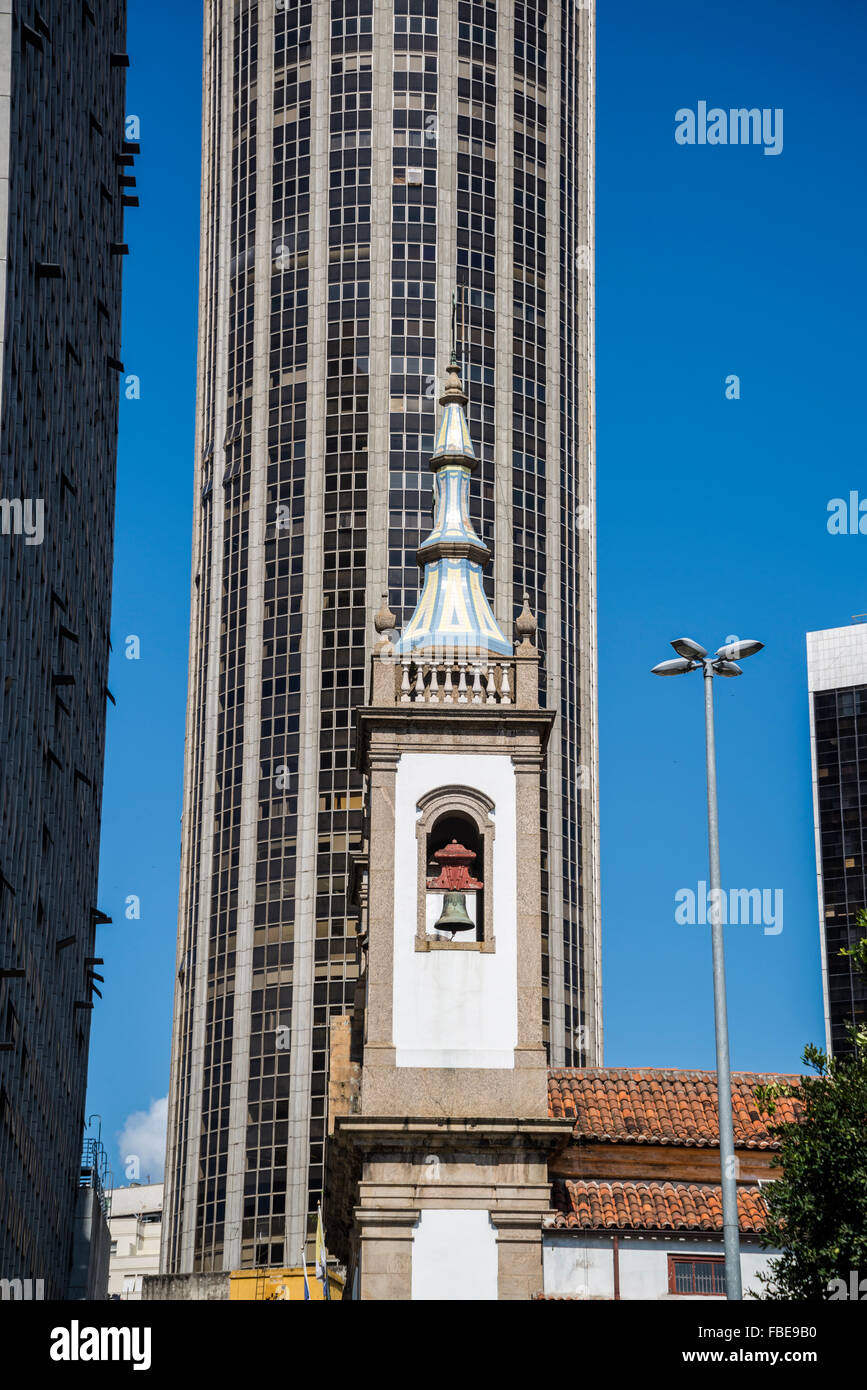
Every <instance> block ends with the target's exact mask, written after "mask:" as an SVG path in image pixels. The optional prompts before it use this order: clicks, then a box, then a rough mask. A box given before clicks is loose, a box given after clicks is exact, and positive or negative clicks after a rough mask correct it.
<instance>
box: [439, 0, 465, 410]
mask: <svg viewBox="0 0 867 1390" xmlns="http://www.w3.org/2000/svg"><path fill="white" fill-rule="evenodd" d="M438 32H439V40H438V44H439V56H438V58H437V371H441V370H442V367H443V364H444V363H445V362H446V361H448V354H449V353H450V352H451V348H452V296H453V294H454V292H455V289H456V280H455V275H456V272H457V246H458V233H457V226H458V224H457V198H458V0H440V6H439V24H438ZM464 385H466V382H465V383H464ZM437 395H439V392H437Z"/></svg>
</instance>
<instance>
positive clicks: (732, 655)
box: [653, 637, 764, 1299]
mask: <svg viewBox="0 0 867 1390" xmlns="http://www.w3.org/2000/svg"><path fill="white" fill-rule="evenodd" d="M671 645H672V646H673V647H674V650H675V651H676V652H677V653H678V655H677V657H676V658H675V659H674V660H673V661H662V662H660V664H659V665H658V666H654V667H653V675H655V676H681V675H685V674H686V673H687V672H688V671H697V670H698V669H699V667H701V668H702V670H703V672H704V729H705V753H706V761H707V840H708V858H709V861H710V922H711V942H712V945H713V1008H714V1024H715V1031H716V1078H717V1104H718V1108H719V1161H720V1181H721V1187H722V1213H723V1242H724V1246H725V1260H726V1265H725V1268H726V1298H729V1299H740V1298H742V1297H743V1292H742V1288H741V1251H740V1229H739V1224H738V1189H737V1181H736V1178H735V1147H734V1132H733V1127H732V1078H731V1069H730V1066H729V1030H728V1013H727V1009H726V967H725V946H724V942H723V929H722V912H721V902H722V893H721V886H720V867H719V809H718V806H717V794H716V742H715V738H714V724H713V678H714V676H715V675H716V676H739V675H740V674H741V668H740V666H739V665H738V664H737V663H738V662H739V661H742V660H743V659H744V658H745V657H748V656H754V655H755V653H756V652H759V651H761V650H762V647H763V646H764V643H763V642H748V641H744V642H730V643H729V644H728V645H727V646H725V647H720V649H719V651H717V652H716V653H715V654H714V655H713V656H708V654H707V652H706V651H705V649H704V647H702V646H700V645H699V644H698V642H694V641H693V640H692V638H691V637H678V638H677V639H676V640H675V641H674V642H672V644H671Z"/></svg>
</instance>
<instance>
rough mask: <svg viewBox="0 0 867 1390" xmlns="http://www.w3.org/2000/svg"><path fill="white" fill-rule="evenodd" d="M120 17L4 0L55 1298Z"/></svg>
mask: <svg viewBox="0 0 867 1390" xmlns="http://www.w3.org/2000/svg"><path fill="white" fill-rule="evenodd" d="M125 31H126V6H125V4H124V3H123V0H93V4H92V5H91V4H88V3H83V4H75V5H68V4H61V3H59V0H40V2H39V4H38V6H37V5H35V4H33V3H31V2H30V0H20V3H17V2H16V3H14V4H12V3H10V0H4V2H3V3H2V4H0V68H2V87H0V91H2V94H3V95H2V97H0V102H2V105H3V108H4V110H3V120H2V122H0V128H2V131H3V137H2V140H0V205H2V212H3V216H2V227H3V229H4V238H5V239H4V240H3V241H2V254H3V257H4V264H3V268H2V275H0V286H2V291H3V295H4V312H3V317H2V324H3V342H2V376H0V383H2V385H0V389H2V402H0V410H2V418H0V479H2V481H0V741H2V757H0V766H2V774H0V775H2V787H0V1277H3V1278H10V1279H15V1278H23V1279H26V1278H28V1277H32V1278H37V1279H42V1280H44V1281H45V1283H44V1290H45V1297H46V1298H60V1297H63V1296H64V1295H65V1293H66V1291H67V1286H68V1277H69V1270H70V1260H71V1256H72V1242H73V1223H74V1217H75V1212H76V1201H77V1196H78V1186H79V1179H80V1159H81V1144H82V1129H83V1125H84V1100H85V1087H86V1079H87V1051H88V1039H89V1033H90V1010H91V1008H92V997H91V994H92V976H93V972H94V957H95V945H94V940H95V929H96V924H97V921H98V916H99V914H98V911H97V904H96V892H97V870H98V854H99V819H100V798H101V789H102V767H103V746H104V731H105V708H106V698H107V692H106V678H107V670H108V653H109V616H110V597H111V556H112V535H113V523H114V493H115V462H116V444H117V407H118V371H119V369H120V363H119V362H118V361H117V358H118V354H119V351H120V307H121V265H122V257H123V253H124V250H125V247H124V245H123V210H124V204H125V202H127V201H129V200H130V199H131V198H132V194H131V193H129V192H128V191H127V190H128V187H129V185H130V184H131V183H132V182H133V180H132V178H131V170H130V168H129V165H131V164H132V154H133V150H132V148H131V147H125V146H124V143H123V142H124V90H125V67H126V65H127V59H126V55H125ZM124 179H126V184H124V183H123V180H124Z"/></svg>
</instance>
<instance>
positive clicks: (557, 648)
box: [545, 5, 573, 1067]
mask: <svg viewBox="0 0 867 1390" xmlns="http://www.w3.org/2000/svg"><path fill="white" fill-rule="evenodd" d="M561 10H562V6H561V5H551V6H550V7H549V9H548V178H547V195H548V196H547V209H546V212H547V235H548V242H547V244H548V256H547V263H546V268H545V292H546V296H547V313H546V319H545V323H546V334H545V361H546V364H547V372H546V383H545V397H546V423H545V438H546V448H545V478H546V497H545V515H546V518H547V522H546V527H545V532H546V535H545V545H546V550H547V557H548V567H547V570H548V572H547V593H546V605H547V618H546V625H545V626H546V652H545V674H546V676H547V687H546V699H545V703H546V705H547V707H548V709H556V710H559V708H560V702H561V700H562V697H563V682H562V679H561V671H560V663H561V661H562V658H563V639H562V635H561V633H562V604H561V599H560V582H561V581H560V576H561V570H562V547H563V545H564V544H566V545H569V544H571V541H572V536H573V532H572V530H571V527H572V523H573V518H572V517H570V516H568V515H567V516H566V519H565V525H564V522H563V521H562V520H561V516H560V508H561V482H560V475H561V467H560V390H561V372H562V363H561V360H560V292H561V284H560V236H561V233H560V164H561V158H562V141H561V138H560V117H561V84H560V61H561V46H560V16H561ZM547 759H548V763H547V766H548V779H547V786H548V995H549V1002H550V1028H549V1053H550V1059H551V1065H552V1066H553V1067H559V1066H562V1065H563V1063H564V1062H565V1060H566V1050H565V1049H566V1041H565V1019H564V1010H565V1003H566V996H565V988H564V982H563V976H564V963H563V835H562V828H561V827H562V824H563V795H562V790H561V788H562V778H563V739H562V734H561V730H560V725H559V723H558V724H557V725H555V727H554V732H553V734H552V737H551V741H550V743H549V744H548V753H547Z"/></svg>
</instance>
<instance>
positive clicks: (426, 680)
mask: <svg viewBox="0 0 867 1390" xmlns="http://www.w3.org/2000/svg"><path fill="white" fill-rule="evenodd" d="M400 670H401V677H400V695H399V701H400V704H402V705H416V704H426V705H437V704H441V705H511V704H512V703H513V699H514V690H515V667H514V663H513V662H510V661H502V662H500V661H497V662H487V661H483V660H479V659H477V658H476V659H474V658H472V657H468V658H463V657H457V658H451V657H446V658H443V659H439V660H419V661H416V660H415V659H414V658H413V657H409V656H404V657H401V658H400Z"/></svg>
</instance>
